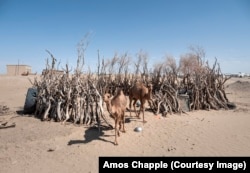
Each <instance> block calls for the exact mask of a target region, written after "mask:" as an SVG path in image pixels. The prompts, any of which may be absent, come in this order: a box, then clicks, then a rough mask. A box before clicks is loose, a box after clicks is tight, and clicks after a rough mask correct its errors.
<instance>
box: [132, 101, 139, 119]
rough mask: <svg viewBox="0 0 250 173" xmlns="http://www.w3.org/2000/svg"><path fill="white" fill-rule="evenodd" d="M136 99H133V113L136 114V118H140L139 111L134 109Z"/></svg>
mask: <svg viewBox="0 0 250 173" xmlns="http://www.w3.org/2000/svg"><path fill="white" fill-rule="evenodd" d="M136 101H137V100H136V99H134V103H133V107H134V111H135V115H136V116H137V117H138V118H140V111H139V113H137V110H136V107H135V104H136Z"/></svg>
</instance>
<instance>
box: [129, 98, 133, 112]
mask: <svg viewBox="0 0 250 173" xmlns="http://www.w3.org/2000/svg"><path fill="white" fill-rule="evenodd" d="M132 101H133V99H131V98H130V97H129V114H130V117H131V103H132Z"/></svg>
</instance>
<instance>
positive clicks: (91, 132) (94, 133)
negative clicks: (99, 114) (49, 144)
mask: <svg viewBox="0 0 250 173" xmlns="http://www.w3.org/2000/svg"><path fill="white" fill-rule="evenodd" d="M106 130H111V129H110V127H106V126H101V130H100V132H99V130H98V128H97V127H89V128H88V129H87V130H85V134H84V136H83V137H84V139H83V140H70V141H69V142H68V145H74V144H86V143H89V142H91V141H94V140H100V141H103V142H109V143H112V144H114V142H111V141H109V140H106V139H104V138H103V137H109V136H114V135H104V132H103V131H106Z"/></svg>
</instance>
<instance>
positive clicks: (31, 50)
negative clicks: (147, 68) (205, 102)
mask: <svg viewBox="0 0 250 173" xmlns="http://www.w3.org/2000/svg"><path fill="white" fill-rule="evenodd" d="M86 33H91V34H90V37H89V41H90V43H89V46H88V47H87V50H86V53H85V62H86V63H85V64H86V67H85V68H87V66H89V67H90V68H91V69H93V71H94V70H96V66H97V50H98V49H99V50H100V56H101V58H111V57H113V56H114V54H115V53H118V54H123V53H125V52H128V53H129V55H130V56H132V57H135V55H136V53H138V52H139V51H140V50H143V51H145V52H147V53H148V55H149V60H150V62H151V63H154V62H160V61H161V60H162V59H163V57H164V56H165V55H172V56H173V57H174V58H176V59H177V61H179V58H180V55H183V54H185V53H187V52H189V49H188V47H189V46H190V45H194V46H200V47H202V48H203V49H204V50H205V52H206V59H207V60H209V62H214V58H215V57H216V58H217V59H218V61H219V63H220V65H221V69H222V72H224V73H238V72H246V73H250V1H248V0H22V1H20V0H0V73H6V64H17V63H18V62H19V63H20V64H27V65H30V66H32V72H38V73H40V72H41V71H42V69H44V68H45V59H46V58H49V57H50V56H49V54H48V53H47V52H46V51H45V50H46V49H47V50H49V51H50V52H51V53H52V54H53V55H54V56H55V57H56V58H57V60H58V61H61V66H65V64H66V63H69V65H70V66H72V67H75V63H76V59H77V43H79V42H80V40H81V39H82V38H83V37H84V36H85V35H86Z"/></svg>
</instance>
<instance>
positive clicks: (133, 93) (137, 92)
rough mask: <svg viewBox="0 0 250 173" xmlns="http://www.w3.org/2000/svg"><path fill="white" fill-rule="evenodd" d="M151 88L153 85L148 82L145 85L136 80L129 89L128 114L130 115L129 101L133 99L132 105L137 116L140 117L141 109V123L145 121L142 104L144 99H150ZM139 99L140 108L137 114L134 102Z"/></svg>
mask: <svg viewBox="0 0 250 173" xmlns="http://www.w3.org/2000/svg"><path fill="white" fill-rule="evenodd" d="M152 90H153V85H152V84H148V85H147V87H146V86H145V85H144V84H143V83H142V82H136V83H135V85H134V86H132V87H131V88H130V90H129V111H130V116H131V103H132V101H133V100H134V103H133V107H134V111H135V114H136V115H137V117H138V118H140V112H141V111H142V114H143V123H146V122H147V121H145V119H144V111H145V110H144V105H145V102H146V100H148V101H149V100H152ZM138 100H140V102H141V103H140V110H139V112H138V114H137V111H136V108H135V104H136V102H137V101H138Z"/></svg>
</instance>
